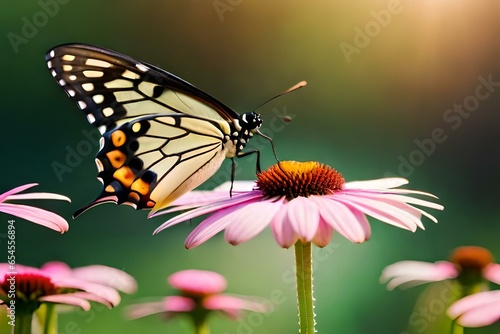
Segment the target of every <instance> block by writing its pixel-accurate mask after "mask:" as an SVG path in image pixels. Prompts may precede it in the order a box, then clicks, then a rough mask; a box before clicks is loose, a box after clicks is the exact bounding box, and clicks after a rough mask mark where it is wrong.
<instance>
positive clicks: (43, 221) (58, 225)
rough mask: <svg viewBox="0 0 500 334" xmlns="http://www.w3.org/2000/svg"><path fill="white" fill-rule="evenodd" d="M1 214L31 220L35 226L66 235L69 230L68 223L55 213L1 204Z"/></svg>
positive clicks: (17, 205)
mask: <svg viewBox="0 0 500 334" xmlns="http://www.w3.org/2000/svg"><path fill="white" fill-rule="evenodd" d="M0 212H3V213H6V214H11V215H13V216H17V217H19V218H23V219H26V220H29V221H31V222H33V223H35V224H38V225H42V226H45V227H48V228H50V229H52V230H55V231H58V232H61V233H64V232H66V231H67V230H68V229H69V225H68V222H67V221H66V220H65V219H64V218H62V217H61V216H59V215H56V214H55V213H53V212H50V211H46V210H43V209H40V208H36V207H33V206H28V205H21V204H10V203H0Z"/></svg>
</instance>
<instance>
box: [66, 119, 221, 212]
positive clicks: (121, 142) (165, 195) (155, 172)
mask: <svg viewBox="0 0 500 334" xmlns="http://www.w3.org/2000/svg"><path fill="white" fill-rule="evenodd" d="M226 124H227V123H223V122H217V121H208V120H204V119H199V118H196V117H193V116H186V115H177V114H173V115H154V116H143V117H139V118H137V119H135V120H133V121H130V122H127V123H124V124H122V125H120V126H118V127H117V128H116V129H114V130H111V131H108V132H106V133H105V134H104V135H103V137H102V140H101V146H102V147H101V150H100V151H99V153H98V154H97V157H96V164H97V168H98V170H99V174H98V179H100V180H101V181H102V183H103V185H104V187H103V191H102V193H101V195H99V196H98V197H97V198H96V199H95V200H94V201H93V202H91V203H89V204H88V205H86V206H84V207H83V208H81V209H79V210H78V211H77V212H76V213H75V217H76V216H78V215H80V214H81V213H83V212H84V211H86V210H87V209H89V208H91V207H93V206H96V205H98V204H101V203H105V202H114V203H118V204H122V203H123V204H129V205H132V206H134V207H136V208H138V209H143V208H147V209H153V210H152V212H151V214H153V213H154V212H156V211H158V210H160V209H163V208H165V207H166V206H168V205H169V204H170V203H171V202H172V201H174V200H175V199H177V198H178V197H180V196H181V195H182V194H184V193H186V192H188V191H190V190H192V189H194V188H195V187H197V186H199V185H200V184H201V183H203V182H204V181H205V180H206V179H208V178H209V177H210V176H212V175H213V174H214V173H215V172H216V171H217V170H218V169H219V167H220V165H221V164H222V161H223V160H224V158H225V156H226V152H227V149H226V148H225V146H224V145H223V138H224V133H225V132H226V131H229V127H228V126H227V125H226Z"/></svg>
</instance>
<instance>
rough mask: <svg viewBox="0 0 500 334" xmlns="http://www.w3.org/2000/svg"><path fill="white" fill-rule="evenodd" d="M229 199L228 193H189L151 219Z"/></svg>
mask: <svg viewBox="0 0 500 334" xmlns="http://www.w3.org/2000/svg"><path fill="white" fill-rule="evenodd" d="M230 198H231V197H229V192H228V191H208V190H206V191H205V190H198V191H191V192H189V193H187V194H185V195H182V196H181V197H179V198H178V199H176V200H175V201H174V202H172V204H170V206H171V207H170V208H169V209H166V210H162V211H159V212H157V213H155V214H154V215H152V216H151V217H156V216H160V215H163V214H166V213H170V212H176V211H183V210H188V209H193V208H197V207H200V206H205V205H211V204H214V203H217V202H220V201H224V200H227V199H230Z"/></svg>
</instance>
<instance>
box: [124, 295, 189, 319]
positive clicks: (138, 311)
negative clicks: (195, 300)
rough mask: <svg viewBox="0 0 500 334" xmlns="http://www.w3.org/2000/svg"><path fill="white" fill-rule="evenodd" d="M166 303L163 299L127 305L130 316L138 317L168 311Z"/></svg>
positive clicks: (127, 312)
mask: <svg viewBox="0 0 500 334" xmlns="http://www.w3.org/2000/svg"><path fill="white" fill-rule="evenodd" d="M180 298H185V297H180ZM186 299H187V298H186ZM190 300H191V299H190ZM191 302H192V300H191ZM164 304H165V302H163V301H161V302H151V303H140V304H135V305H131V306H129V307H127V309H126V314H127V316H128V317H129V318H132V319H138V318H142V317H146V316H148V315H152V314H156V313H162V312H166V310H165V307H164Z"/></svg>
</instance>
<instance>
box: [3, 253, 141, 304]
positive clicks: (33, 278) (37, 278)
mask: <svg viewBox="0 0 500 334" xmlns="http://www.w3.org/2000/svg"><path fill="white" fill-rule="evenodd" d="M56 267H57V268H56ZM97 267H98V269H97V270H95V267H94V266H89V267H81V268H77V269H75V270H74V271H73V270H71V269H70V268H69V267H68V266H67V265H65V264H63V263H61V262H49V263H48V264H46V265H45V266H44V267H42V268H40V269H38V268H34V267H28V266H23V265H19V264H16V265H15V266H12V265H10V264H8V263H0V299H1V300H2V301H3V302H4V303H5V304H6V305H7V306H9V305H10V300H11V299H12V298H11V296H10V293H9V292H10V291H12V290H13V289H11V286H14V287H15V305H16V308H19V307H20V305H21V304H22V305H25V307H26V308H28V309H31V310H32V312H34V311H36V309H38V307H39V306H40V305H41V304H42V303H55V304H65V305H71V306H79V307H81V308H82V309H84V310H86V311H88V310H89V309H90V303H89V301H94V302H98V303H101V304H104V305H106V306H108V307H109V308H112V307H114V306H116V305H118V304H119V303H120V295H119V294H118V292H117V291H116V289H115V288H114V287H113V285H117V286H120V287H121V289H122V290H124V291H125V290H127V291H132V290H133V289H135V281H134V282H133V284H132V282H131V281H130V276H128V274H126V273H123V272H122V273H121V274H120V275H119V277H120V279H123V278H125V279H126V280H128V281H124V280H119V281H120V283H116V284H105V282H104V281H106V279H100V278H98V276H99V275H102V274H103V273H105V272H106V270H104V266H97ZM108 269H109V270H108V271H107V272H108V274H112V275H115V277H118V276H117V275H118V271H117V269H114V268H108ZM82 273H83V274H82ZM92 273H93V274H94V276H95V279H94V280H89V279H88V278H86V277H84V276H85V275H90V274H92ZM132 280H133V279H132ZM99 281H101V282H99ZM13 282H14V283H13ZM108 283H109V282H108Z"/></svg>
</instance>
